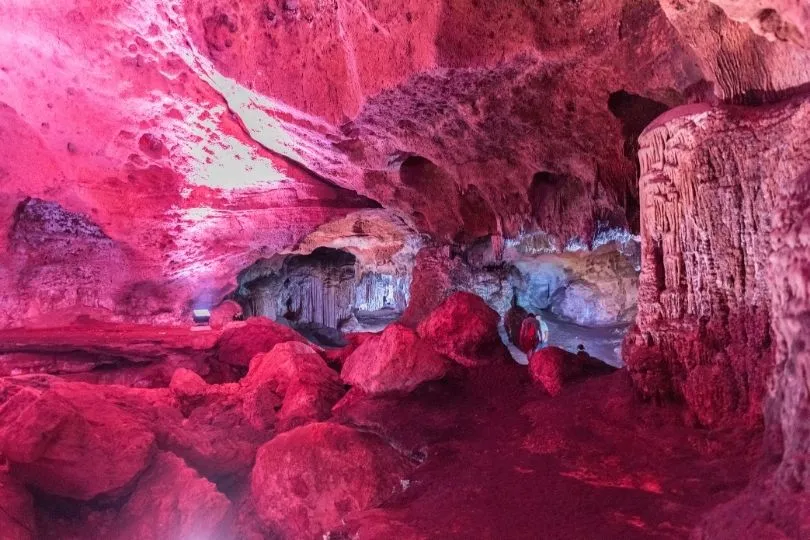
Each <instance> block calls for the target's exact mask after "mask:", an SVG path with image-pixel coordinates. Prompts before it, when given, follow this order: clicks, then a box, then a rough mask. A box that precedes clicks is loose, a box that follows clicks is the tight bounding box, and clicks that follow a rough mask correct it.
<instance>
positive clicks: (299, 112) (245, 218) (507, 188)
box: [0, 0, 764, 325]
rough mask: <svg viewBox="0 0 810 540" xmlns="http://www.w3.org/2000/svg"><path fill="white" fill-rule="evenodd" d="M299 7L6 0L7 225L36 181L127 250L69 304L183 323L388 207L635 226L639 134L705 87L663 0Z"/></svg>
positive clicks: (416, 225)
mask: <svg viewBox="0 0 810 540" xmlns="http://www.w3.org/2000/svg"><path fill="white" fill-rule="evenodd" d="M285 6H286V4H285V3H284V2H282V0H272V1H269V2H259V1H250V2H244V3H240V4H238V5H231V4H230V3H228V2H224V1H219V0H189V1H180V0H161V1H159V2H152V1H145V0H133V1H132V2H128V3H125V4H120V5H115V6H106V5H100V4H96V3H92V2H84V3H80V4H75V5H74V4H70V5H67V4H65V5H62V4H59V5H48V6H46V7H45V8H43V9H37V10H35V11H34V12H32V11H31V10H30V4H29V3H28V2H24V1H22V0H14V1H13V2H11V3H10V4H9V6H8V9H6V10H4V12H3V14H2V19H0V25H2V26H3V27H4V28H13V29H14V32H13V33H11V35H10V37H9V39H8V40H6V41H5V42H4V43H3V53H4V54H3V57H4V58H8V59H15V61H14V62H10V61H9V62H7V63H6V64H4V65H3V66H2V67H3V70H2V75H0V77H2V84H0V88H2V91H0V102H2V103H3V105H2V107H0V124H2V125H3V126H4V127H3V131H2V133H0V143H1V144H0V148H2V153H0V171H2V172H0V176H1V177H2V183H0V186H2V188H1V189H0V229H2V230H5V231H10V230H11V228H12V226H13V220H14V209H15V208H16V207H17V206H18V205H19V203H20V202H21V201H23V200H26V198H27V197H34V198H38V199H41V200H44V201H47V204H56V205H59V207H61V208H62V209H64V211H65V212H67V213H69V214H71V215H76V216H84V218H85V219H87V220H88V221H89V222H92V223H94V224H95V225H96V226H97V227H98V229H99V230H100V231H102V233H103V234H104V235H105V236H106V237H107V238H108V239H109V242H110V243H111V245H112V246H114V247H115V252H116V253H118V252H120V253H122V254H123V255H122V257H123V259H121V262H120V263H117V262H116V263H115V264H112V265H109V266H108V267H106V268H103V269H102V270H103V272H102V271H99V272H98V273H94V271H95V267H94V266H93V261H92V260H89V261H87V262H88V264H87V266H86V271H85V272H81V271H80V270H79V269H80V268H85V266H84V265H77V268H75V269H73V270H70V269H68V268H65V272H64V273H63V274H61V275H60V274H59V272H58V270H57V267H53V268H51V269H49V270H48V272H50V274H49V275H52V276H54V278H55V277H58V278H59V279H60V280H61V282H64V283H65V284H66V285H68V287H67V289H68V292H66V293H65V296H64V298H61V299H53V302H54V303H57V300H58V301H59V303H62V304H64V306H65V308H66V309H72V310H74V311H78V312H90V311H98V312H99V316H104V317H119V316H120V317H123V318H130V319H131V318H142V319H148V320H170V321H176V320H178V318H180V317H185V316H187V315H188V310H189V309H190V308H191V305H192V304H194V303H195V302H197V301H202V302H204V303H208V304H209V305H215V304H217V303H218V302H219V300H221V299H222V298H223V297H224V296H225V295H226V294H227V293H228V292H230V290H232V287H233V279H234V277H235V275H236V273H237V271H238V270H239V269H241V268H245V267H246V266H248V265H249V264H251V263H253V262H254V261H256V260H257V259H259V258H262V257H268V256H272V255H273V254H276V253H279V252H285V251H291V250H294V249H295V248H296V246H297V244H298V243H299V242H304V241H306V239H307V238H308V237H309V235H310V234H312V233H313V232H314V231H315V230H316V229H317V228H318V227H320V226H321V225H323V224H324V223H326V222H329V221H331V220H343V219H344V218H345V217H346V216H347V214H350V213H352V212H354V211H357V210H360V211H366V210H380V208H379V206H382V207H384V210H382V211H381V213H382V214H385V218H384V220H385V221H387V222H389V223H391V224H393V226H394V227H400V226H404V229H407V230H411V229H414V230H418V231H419V232H423V233H427V234H429V235H431V236H433V237H434V238H435V239H437V240H458V241H462V242H468V241H473V240H475V239H476V238H479V237H482V236H486V235H489V234H494V235H497V236H499V237H502V235H507V236H512V235H514V234H517V232H518V231H520V230H521V229H522V228H524V227H528V228H534V227H536V226H540V227H541V228H547V229H555V231H556V232H559V233H560V234H561V235H562V236H564V237H566V238H567V237H569V236H583V237H588V236H589V235H590V234H592V233H593V231H594V230H595V227H596V226H597V222H599V221H604V220H608V221H614V222H616V223H617V224H628V223H629V224H632V223H633V222H634V221H635V219H636V213H637V212H636V209H635V208H636V206H637V205H636V199H637V197H636V190H635V182H634V180H635V169H636V167H635V164H634V149H633V146H634V143H633V140H634V139H635V136H636V135H637V134H638V131H640V129H641V127H643V125H644V124H645V123H646V122H648V121H649V120H650V119H652V118H653V117H654V116H655V115H656V114H658V113H659V112H660V110H662V108H663V109H665V108H668V107H671V106H673V105H678V104H681V103H684V102H691V101H694V100H695V99H698V98H699V97H700V96H701V95H702V94H703V93H705V84H704V83H703V80H704V79H705V78H706V77H705V76H704V73H703V72H702V70H701V69H700V67H699V66H698V64H697V57H696V56H695V55H694V54H693V53H692V52H691V51H689V50H688V49H686V48H685V47H684V44H683V41H682V40H681V39H680V38H679V36H678V34H677V33H676V31H675V30H674V29H673V28H672V27H671V26H670V24H669V22H668V20H667V18H666V16H665V14H664V12H663V11H662V10H661V9H660V8H659V6H658V4H657V2H655V1H654V0H643V1H641V2H632V3H631V2H627V1H624V0H610V1H608V2H603V1H598V2H597V1H596V0H586V1H583V2H576V3H564V4H557V3H547V4H542V5H539V4H538V5H532V6H523V5H519V4H514V5H512V4H508V5H503V4H502V3H500V2H493V1H489V0H488V1H485V2H477V1H476V2H473V1H472V0H444V1H441V2H434V3H429V4H425V5H421V6H408V7H407V8H403V6H402V4H401V3H399V2H395V1H392V0H386V1H383V2H378V3H373V4H369V5H366V3H360V4H357V3H348V2H337V3H334V4H329V5H326V4H323V3H320V2H315V1H314V0H301V1H296V2H295V3H294V5H292V7H289V6H288V7H285ZM761 39H764V38H761ZM45 65H47V68H48V69H44V66H45ZM43 73H44V75H43ZM279 74H283V75H284V76H279ZM76 77H79V78H80V80H81V82H77V79H76ZM583 81H588V83H587V84H583ZM32 88H34V89H36V91H33V90H31V89H32ZM505 148H508V149H509V151H508V152H504V149H505ZM538 173H539V176H537V174H538ZM561 186H562V187H565V189H557V188H558V187H561ZM358 194H360V195H358ZM546 203H547V204H546ZM346 223H348V221H347V222H346ZM356 239H357V241H358V242H360V244H358V245H359V246H360V247H358V251H362V242H363V236H362V235H357V236H356ZM12 252H13V250H12V249H11V246H10V243H9V240H8V239H7V237H6V235H2V240H0V253H3V254H4V255H6V256H10V255H11V254H12ZM111 260H112V258H111ZM115 260H118V259H115ZM54 264H55V263H54ZM59 264H60V265H61V264H62V263H61V262H60V263H59ZM23 268H24V266H22V265H19V266H15V267H13V268H4V269H3V272H0V290H3V291H4V298H3V299H2V302H0V305H1V306H2V317H1V318H0V324H3V325H11V324H18V323H19V322H20V318H19V314H20V313H25V312H27V309H28V307H29V305H30V300H31V296H30V295H32V294H34V293H35V291H28V290H22V289H20V288H17V287H15V286H14V285H15V284H16V283H18V282H19V281H20V279H22V280H23V281H24V280H26V279H29V276H26V275H25V274H24V272H23ZM74 274H75V277H74ZM43 279H44V278H43ZM49 279H50V278H49ZM96 282H99V283H101V284H102V285H103V287H102V288H100V289H89V290H86V291H85V290H84V289H85V287H84V285H83V284H85V283H96ZM74 291H75V292H74ZM150 291H152V292H156V293H159V294H156V295H152V294H149V292H150ZM124 300H125V301H124ZM50 301H51V300H49V302H50ZM36 315H37V316H39V315H41V314H40V313H37V314H36Z"/></svg>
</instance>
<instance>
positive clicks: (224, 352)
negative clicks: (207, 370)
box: [216, 317, 307, 367]
mask: <svg viewBox="0 0 810 540" xmlns="http://www.w3.org/2000/svg"><path fill="white" fill-rule="evenodd" d="M287 341H299V342H301V343H307V340H306V339H305V338H304V337H303V336H302V335H301V334H299V333H298V332H296V331H295V330H293V329H292V328H290V327H288V326H284V325H283V324H280V323H277V322H275V321H271V320H270V319H267V318H265V317H251V318H250V319H248V320H247V321H246V322H245V323H244V324H238V325H232V326H230V327H229V328H226V329H225V331H224V332H222V335H221V336H220V338H219V340H218V341H217V345H216V349H217V354H218V358H219V361H220V362H222V363H225V364H230V365H233V366H244V367H247V366H248V365H250V360H251V358H253V357H254V356H256V355H257V354H259V353H263V352H268V351H269V350H270V349H272V348H273V347H275V346H276V345H278V344H279V343H285V342H287Z"/></svg>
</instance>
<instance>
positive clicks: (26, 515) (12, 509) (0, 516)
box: [0, 472, 36, 540]
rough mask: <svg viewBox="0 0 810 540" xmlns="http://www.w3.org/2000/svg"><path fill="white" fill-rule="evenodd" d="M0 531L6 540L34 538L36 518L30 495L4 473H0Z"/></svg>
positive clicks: (28, 539) (30, 539)
mask: <svg viewBox="0 0 810 540" xmlns="http://www.w3.org/2000/svg"><path fill="white" fill-rule="evenodd" d="M0 531H2V537H3V538H4V539H6V540H33V539H34V538H36V518H35V516H34V501H33V499H32V497H31V494H30V493H28V491H26V489H25V487H24V486H23V485H22V484H20V483H19V482H17V481H16V480H15V479H14V478H12V477H11V476H9V475H8V474H6V473H4V472H0Z"/></svg>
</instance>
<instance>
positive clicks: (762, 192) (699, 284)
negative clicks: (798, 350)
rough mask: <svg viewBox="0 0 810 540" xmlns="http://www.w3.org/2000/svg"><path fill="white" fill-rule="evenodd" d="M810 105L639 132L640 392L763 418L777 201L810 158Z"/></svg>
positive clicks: (697, 409)
mask: <svg viewBox="0 0 810 540" xmlns="http://www.w3.org/2000/svg"><path fill="white" fill-rule="evenodd" d="M809 107H810V106H809V105H808V102H807V101H806V100H803V99H795V100H793V101H790V102H787V103H785V104H783V105H780V106H774V107H768V108H764V109H753V108H745V107H731V106H729V107H721V108H716V109H708V108H705V107H704V108H702V109H698V110H694V109H688V108H687V109H683V110H682V111H679V112H678V113H676V112H673V113H672V116H671V117H670V118H662V119H661V120H660V121H658V122H656V125H654V126H651V127H649V128H647V130H646V132H645V133H644V135H643V136H642V137H641V139H640V142H641V150H640V153H639V156H640V160H641V164H642V176H641V180H640V190H641V201H642V209H641V214H642V223H641V234H642V262H641V264H642V270H641V278H640V284H639V314H638V318H637V320H636V322H637V328H636V329H634V331H633V332H632V333H631V335H630V336H629V337H628V339H627V340H626V342H625V360H626V362H627V364H628V368H629V370H630V372H631V374H632V375H633V378H634V381H635V383H636V385H637V387H638V388H639V390H640V391H641V392H642V394H644V395H646V396H647V397H655V396H664V397H669V398H676V399H680V400H684V401H685V402H686V404H687V406H688V407H689V408H690V409H691V411H692V412H693V413H694V414H695V415H696V416H697V419H698V421H700V422H701V423H703V424H707V425H716V424H718V423H722V422H723V421H731V422H740V421H743V422H749V423H754V422H757V421H758V420H759V419H760V418H761V415H762V402H763V396H764V393H765V383H766V381H767V379H768V377H769V376H770V375H771V372H772V368H773V349H772V343H773V337H772V334H771V315H770V312H771V302H770V297H771V295H770V285H769V283H770V281H769V279H768V273H767V264H768V257H769V255H770V252H771V249H770V241H769V233H770V230H771V218H772V215H773V211H774V198H775V196H776V195H777V193H778V190H779V189H781V187H782V186H784V185H789V184H790V183H791V182H793V181H794V179H795V178H796V177H797V176H798V174H799V173H800V172H801V171H802V170H803V169H804V168H806V167H807V166H808V164H810V162H809V161H808V155H807V152H806V150H805V146H806V144H807V142H808V136H807V126H808V124H807V115H808V110H810V108H809Z"/></svg>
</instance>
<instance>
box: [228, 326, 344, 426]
mask: <svg viewBox="0 0 810 540" xmlns="http://www.w3.org/2000/svg"><path fill="white" fill-rule="evenodd" d="M240 384H241V385H242V387H243V388H244V389H246V390H248V391H249V392H251V393H253V394H255V393H262V392H266V391H267V390H270V391H272V392H273V393H274V394H276V395H278V396H281V398H282V402H281V409H280V410H279V411H278V414H277V416H276V420H277V422H278V430H279V431H286V430H288V429H291V428H293V427H295V426H298V425H301V424H305V423H307V422H313V421H318V420H326V419H327V418H328V417H329V412H330V411H331V409H332V406H333V405H334V404H335V403H336V402H337V400H338V399H340V397H341V396H342V395H343V387H342V385H341V384H340V379H339V378H338V375H337V373H335V372H334V371H332V369H330V368H329V367H328V366H327V365H326V362H324V360H323V358H321V356H320V355H318V353H316V352H315V351H314V350H313V349H312V348H311V347H309V346H308V345H306V344H304V343H300V342H296V341H293V342H288V343H280V344H278V345H276V346H275V347H273V349H272V350H271V351H270V352H268V353H265V354H260V355H257V356H255V357H254V358H253V360H251V361H250V369H249V370H248V374H247V375H246V376H245V378H244V379H242V381H241V382H240Z"/></svg>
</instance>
